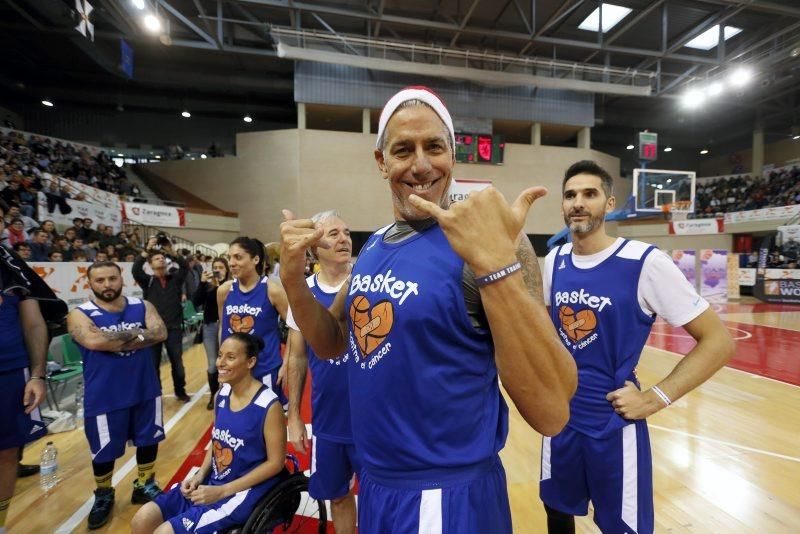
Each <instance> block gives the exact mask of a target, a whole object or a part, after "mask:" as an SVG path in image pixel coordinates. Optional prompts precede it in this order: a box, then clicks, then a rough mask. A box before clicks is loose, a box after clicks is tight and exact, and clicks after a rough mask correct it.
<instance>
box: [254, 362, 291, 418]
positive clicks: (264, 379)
mask: <svg viewBox="0 0 800 534" xmlns="http://www.w3.org/2000/svg"><path fill="white" fill-rule="evenodd" d="M280 370H281V368H280V367H276V368H275V369H272V370H271V371H268V372H267V374H265V375H264V376H257V377H256V380H261V383H262V384H264V385H265V386H267V387H268V388H269V389H271V390H272V391H273V392H274V393H275V394H276V395H277V396H278V400H279V401H280V403H281V406H283V410H284V411H286V408H287V407H288V406H289V399H288V398H287V397H286V395H284V393H283V388H282V387H280V386H278V387H275V386H274V384H276V383H277V382H278V373H279V372H280Z"/></svg>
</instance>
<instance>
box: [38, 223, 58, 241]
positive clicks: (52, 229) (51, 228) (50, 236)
mask: <svg viewBox="0 0 800 534" xmlns="http://www.w3.org/2000/svg"><path fill="white" fill-rule="evenodd" d="M41 229H42V230H44V232H46V233H47V242H48V243H50V244H51V245H52V244H53V241H55V239H56V237H58V232H56V223H54V222H53V221H52V220H50V219H47V220H45V221H43V222H42V226H41Z"/></svg>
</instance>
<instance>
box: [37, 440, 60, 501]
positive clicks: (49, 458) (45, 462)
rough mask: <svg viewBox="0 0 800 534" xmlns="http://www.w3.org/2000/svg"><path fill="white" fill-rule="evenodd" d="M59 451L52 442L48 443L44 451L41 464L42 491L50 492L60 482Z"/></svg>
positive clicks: (40, 479)
mask: <svg viewBox="0 0 800 534" xmlns="http://www.w3.org/2000/svg"><path fill="white" fill-rule="evenodd" d="M57 477H58V449H56V446H55V445H53V442H52V441H48V442H47V445H45V447H44V449H42V459H41V462H39V481H40V484H41V486H42V491H49V490H50V489H52V488H54V487H55V485H56V483H57V482H58V478H57Z"/></svg>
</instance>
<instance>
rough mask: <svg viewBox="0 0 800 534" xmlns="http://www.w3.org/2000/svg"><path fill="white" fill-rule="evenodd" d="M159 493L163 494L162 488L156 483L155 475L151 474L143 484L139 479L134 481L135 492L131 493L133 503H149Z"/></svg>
mask: <svg viewBox="0 0 800 534" xmlns="http://www.w3.org/2000/svg"><path fill="white" fill-rule="evenodd" d="M159 495H161V488H159V487H158V484H156V478H155V476H152V475H151V476H150V478H148V479H147V482H145V483H144V484H142V485H139V481H138V480H134V481H133V494H132V495H131V502H132V503H133V504H147V503H149V502H150V501H152V500H153V499H155V498H156V497H158V496H159Z"/></svg>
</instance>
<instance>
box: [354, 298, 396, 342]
mask: <svg viewBox="0 0 800 534" xmlns="http://www.w3.org/2000/svg"><path fill="white" fill-rule="evenodd" d="M350 321H351V322H352V323H353V332H354V333H355V335H356V341H357V342H358V346H359V347H360V348H361V352H363V353H364V355H365V356H366V355H368V354H369V353H371V352H372V351H374V350H375V349H376V348H378V347H379V346H380V344H381V343H383V340H384V339H386V336H388V335H389V332H391V331H392V325H394V307H393V306H392V303H391V302H390V301H388V300H382V301H380V302H378V303H377V304H375V305H374V306H372V307H370V304H369V300H367V297H364V296H362V295H359V296H357V297H356V298H354V299H353V303H352V304H351V305H350Z"/></svg>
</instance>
